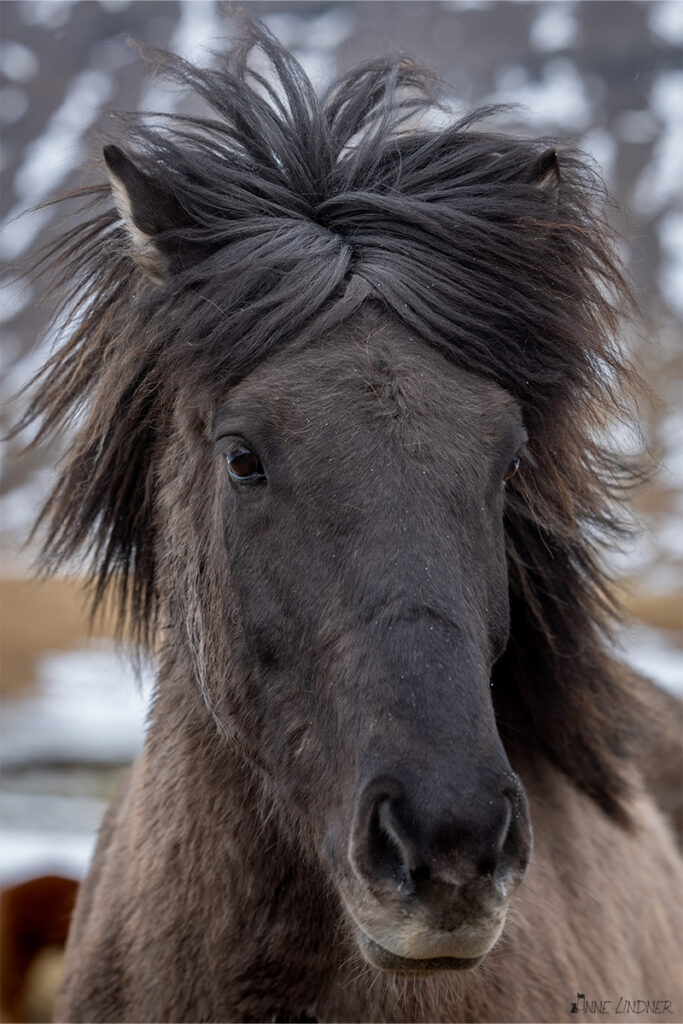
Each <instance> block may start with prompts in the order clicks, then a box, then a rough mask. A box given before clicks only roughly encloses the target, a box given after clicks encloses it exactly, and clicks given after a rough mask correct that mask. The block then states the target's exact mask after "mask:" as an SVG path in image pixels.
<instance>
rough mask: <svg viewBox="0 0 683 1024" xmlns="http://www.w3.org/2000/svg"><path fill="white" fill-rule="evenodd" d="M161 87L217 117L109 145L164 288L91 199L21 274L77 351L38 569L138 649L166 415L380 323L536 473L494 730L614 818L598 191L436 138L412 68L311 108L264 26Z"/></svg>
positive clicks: (573, 173)
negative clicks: (516, 425)
mask: <svg viewBox="0 0 683 1024" xmlns="http://www.w3.org/2000/svg"><path fill="white" fill-rule="evenodd" d="M255 55H256V56H258V58H259V59H258V60H254V56H255ZM264 58H265V59H266V61H267V63H268V64H269V66H270V70H269V72H268V74H267V75H266V73H265V72H259V71H258V70H256V69H255V68H263V67H264ZM161 60H162V63H163V70H164V71H165V72H166V73H167V74H168V75H170V76H171V77H172V78H174V79H175V80H177V81H179V82H181V83H182V84H183V85H184V86H187V87H189V88H190V89H191V90H193V91H194V92H195V93H196V94H197V95H198V96H199V97H201V98H202V100H203V101H204V102H205V103H206V104H207V105H208V107H209V108H210V109H211V112H212V113H211V115H210V116H207V117H206V118H198V117H189V116H180V115H156V114H155V115H147V116H145V115H140V116H139V117H136V118H131V117H128V118H127V119H126V120H125V121H124V122H123V125H124V129H125V138H124V140H123V141H124V145H125V146H126V147H127V148H128V149H129V151H130V152H131V153H132V154H133V157H134V160H135V162H136V164H137V166H138V167H139V168H140V169H141V170H142V171H144V172H145V173H146V174H147V175H148V176H149V178H150V179H153V180H156V181H159V182H162V183H163V187H164V188H165V190H166V192H167V193H168V194H169V195H170V196H171V197H172V200H173V202H174V204H175V208H176V209H177V210H178V211H179V217H178V222H177V223H176V224H175V225H174V226H172V227H170V228H168V229H167V230H165V231H164V232H163V235H161V236H160V237H159V240H158V241H159V245H162V246H163V249H164V251H165V252H166V253H168V254H171V255H172V257H173V260H174V272H173V273H171V274H170V275H169V276H168V277H167V278H166V280H165V282H164V283H162V284H161V285H156V284H154V283H153V282H151V281H150V280H149V279H148V278H147V277H146V276H145V274H144V273H143V271H142V270H141V269H140V268H139V267H138V265H137V264H136V263H135V262H134V260H133V259H132V258H131V251H130V242H129V239H128V235H127V233H126V231H125V230H124V226H123V224H122V222H121V219H120V217H119V214H118V213H117V211H116V210H115V208H114V206H113V204H112V200H111V190H110V187H109V185H108V184H103V185H101V186H96V187H94V188H90V189H87V190H82V191H81V192H80V193H77V195H80V196H82V198H83V199H84V201H85V202H86V204H90V205H92V206H94V209H95V212H93V211H92V209H91V210H90V212H89V214H88V216H87V218H86V219H84V220H82V222H81V223H79V224H78V225H77V226H76V227H74V228H72V229H71V230H69V231H68V232H67V233H65V234H64V235H63V237H62V238H61V239H60V240H59V241H58V242H57V243H56V244H54V245H52V246H51V247H49V248H48V249H47V250H46V251H45V252H44V253H42V254H41V256H40V259H39V262H38V264H37V270H38V273H39V274H43V273H45V272H49V273H51V274H52V275H53V284H52V290H53V291H54V293H56V294H58V295H60V296H61V297H62V301H63V307H62V310H61V316H62V322H63V323H65V324H66V327H64V328H63V331H64V334H65V336H66V337H65V340H64V343H63V345H62V347H61V348H60V349H59V350H58V351H56V352H55V354H54V355H53V356H52V357H51V358H50V360H49V361H48V362H47V363H46V365H45V367H44V368H43V370H42V371H41V373H40V374H39V375H38V376H37V378H36V380H35V381H34V382H33V388H34V390H33V397H32V401H31V404H30V407H29V409H28V411H27V413H26V415H25V417H24V420H23V421H22V424H21V426H22V427H23V426H25V425H27V424H28V423H30V422H32V421H38V422H39V424H40V430H39V434H38V437H37V442H36V443H39V442H43V441H44V440H46V439H48V438H49V437H50V436H51V435H53V434H55V433H56V432H59V431H61V430H63V429H64V428H65V427H66V426H68V425H69V424H73V422H74V421H75V420H77V424H76V429H75V431H74V437H73V441H72V442H71V448H70V450H69V454H68V457H67V458H66V459H65V461H64V463H63V465H62V467H61V470H60V472H59V476H58V480H57V483H56V486H55V488H54V491H53V493H52V494H51V496H50V498H49V499H48V501H47V503H46V505H45V508H44V509H43V511H42V514H41V518H40V522H41V523H42V524H43V526H44V527H45V528H46V540H45V543H44V547H43V565H44V567H45V568H46V569H47V570H48V571H53V570H55V569H57V568H58V567H59V566H60V565H61V564H62V563H63V562H64V561H65V560H66V559H70V558H71V557H72V556H74V555H75V554H76V553H84V554H85V558H86V563H87V567H88V572H89V577H90V580H91V582H92V583H93V584H94V598H93V601H94V606H97V605H98V604H99V603H100V602H101V601H102V600H103V598H104V596H105V594H106V593H107V592H108V591H109V590H110V588H113V590H114V592H115V593H116V594H117V595H118V603H119V610H120V614H121V617H122V618H125V617H126V616H128V617H129V618H130V620H131V622H132V623H133V625H134V629H135V631H136V634H137V637H138V639H139V640H140V641H142V642H149V641H150V640H151V639H152V638H153V636H154V633H155V630H156V627H157V623H158V620H159V601H160V587H159V578H158V564H159V544H160V536H161V524H160V523H159V519H158V510H157V502H156V486H157V484H156V479H157V478H156V471H157V466H158V463H159V459H160V458H161V455H162V453H163V452H164V449H165V446H166V444H167V438H168V436H169V431H170V430H171V429H172V427H171V419H172V414H173V410H174V408H175V406H176V403H177V402H178V400H179V399H181V398H182V396H183V395H184V394H187V393H201V394H206V396H207V402H210V401H213V400H215V399H216V398H217V397H218V396H219V395H220V394H223V393H224V392H225V389H226V388H228V387H229V386H231V385H232V384H234V383H236V382H237V381H238V380H239V379H241V378H243V377H244V376H245V375H246V374H248V373H249V372H250V371H251V370H252V369H253V368H254V367H255V366H257V365H258V364H259V363H260V362H261V361H262V360H264V359H265V358H266V357H267V356H268V355H269V354H270V353H271V352H273V351H274V350H276V349H281V348H282V347H283V346H286V345H287V344H290V343H293V342H294V341H296V343H297V344H305V343H308V342H313V341H314V340H315V338H316V337H320V335H321V334H322V333H323V332H328V331H330V330H331V329H333V328H334V327H336V326H338V325H340V324H342V323H343V322H345V321H346V320H348V318H349V317H351V316H352V315H353V313H354V312H355V311H356V310H358V309H359V307H360V306H361V304H363V303H364V302H367V301H372V302H375V303H379V304H381V306H382V307H383V309H384V310H385V311H386V314H387V315H388V316H389V317H390V318H392V319H395V320H398V321H401V322H402V323H403V324H405V325H406V326H407V327H408V328H409V329H410V330H411V331H412V332H413V333H414V334H415V335H416V336H418V337H420V338H422V339H423V340H424V342H425V344H428V345H432V346H434V347H435V348H437V349H439V350H440V351H441V352H442V353H444V354H445V355H446V356H447V357H448V358H449V359H452V360H453V361H454V362H455V363H457V364H459V365H460V366H462V367H464V368H465V369H467V370H469V371H472V372H474V373H477V374H480V375H482V376H485V377H488V378H491V379H493V380H495V381H496V382H497V383H498V384H500V385H501V386H502V387H503V388H505V389H506V391H508V392H509V393H510V394H511V395H513V396H514V397H515V398H516V399H517V401H518V402H519V403H520V405H521V407H522V410H523V413H524V419H525V423H526V428H527V431H528V434H529V438H530V440H529V450H530V458H529V460H528V461H527V462H526V463H525V465H524V466H523V468H522V469H521V471H520V472H519V474H518V475H517V476H516V477H515V478H514V480H513V481H511V485H510V490H509V501H508V504H507V512H506V534H507V543H508V552H509V565H510V593H511V604H512V632H511V640H510V644H509V647H508V650H507V652H506V654H505V655H504V656H503V658H502V659H501V660H500V661H499V662H498V664H497V666H496V669H495V674H494V694H495V700H496V707H497V710H498V714H499V719H500V725H501V729H502V731H503V733H504V734H505V735H506V736H507V740H508V742H510V743H511V744H515V743H519V744H524V743H528V744H531V745H532V746H533V747H534V748H538V747H539V746H540V747H542V748H543V749H544V750H545V751H546V753H547V754H548V756H550V757H551V758H552V759H553V760H554V761H555V762H556V763H557V764H559V765H560V767H561V768H563V769H564V770H565V771H566V772H567V773H568V774H569V775H571V776H572V777H573V778H574V779H575V780H576V781H577V783H578V784H579V785H580V786H582V787H583V788H584V789H585V790H586V791H588V792H589V793H591V795H593V796H594V797H595V798H596V799H598V800H599V801H600V802H601V804H602V805H603V806H604V807H605V808H606V809H607V810H608V811H609V812H611V813H613V814H615V815H617V816H622V817H623V814H624V811H623V806H624V805H623V800H624V798H625V796H626V794H627V791H628V789H627V783H626V774H625V772H624V768H623V763H624V761H623V759H624V757H625V755H626V754H627V751H628V739H629V735H630V733H631V732H632V728H633V727H634V719H633V714H634V711H633V707H632V701H631V698H630V697H629V694H628V693H627V692H626V689H625V686H626V684H625V683H624V681H623V679H622V678H621V675H620V673H619V672H618V671H617V670H616V668H615V667H614V665H613V664H612V662H611V661H610V660H609V658H608V657H607V655H606V654H605V649H604V640H603V633H604V630H605V628H606V627H607V625H608V623H609V619H610V616H611V615H612V614H613V612H614V609H613V608H612V607H611V605H610V602H609V599H608V597H607V592H608V581H607V579H606V577H605V573H604V569H603V567H602V565H601V561H600V558H599V553H598V552H599V544H600V543H602V542H604V540H605V539H606V538H607V539H608V538H609V537H610V536H614V535H615V534H618V532H619V530H620V522H619V517H618V515H617V514H616V513H615V509H616V507H617V505H616V504H615V502H616V503H618V502H619V501H620V500H621V498H622V497H623V491H624V487H625V485H626V484H628V482H629V475H628V471H627V467H626V465H625V464H622V463H621V462H620V461H619V460H618V459H617V458H616V457H615V455H614V453H613V452H611V451H608V450H607V449H606V448H604V447H603V446H602V444H601V441H600V438H601V437H604V436H605V428H606V426H607V425H608V424H609V423H610V422H611V421H612V420H613V419H614V417H622V416H623V413H624V405H623V402H622V394H623V386H624V384H625V383H628V381H629V380H630V379H631V373H630V371H629V369H628V367H627V366H626V365H625V364H624V361H623V359H622V356H621V354H620V352H619V346H618V332H619V329H620V320H621V315H622V313H623V311H624V310H628V309H629V308H630V298H629V294H628V289H627V287H626V285H625V283H624V279H623V276H622V273H621V270H620V268H619V263H618V260H617V258H616V256H615V251H614V248H613V245H612V241H611V236H610V231H609V229H608V225H607V223H606V221H605V219H604V216H603V214H602V212H601V211H602V206H603V200H604V196H603V191H602V187H601V183H600V181H599V179H598V177H597V176H596V175H595V173H594V171H593V170H592V169H591V167H590V166H589V165H587V162H586V158H585V157H584V156H583V155H581V154H578V153H576V152H574V151H572V149H571V148H567V147H562V148H560V149H558V154H559V167H560V181H559V184H558V185H557V186H556V187H555V186H554V187H551V188H541V187H539V185H538V182H537V180H536V177H537V175H536V170H535V169H537V168H538V166H539V160H540V159H541V158H542V155H543V154H544V152H546V151H547V149H548V146H549V145H550V143H549V142H548V141H547V140H545V141H544V140H540V141H539V140H533V141H529V140H527V139H518V138H511V137H508V136H506V135H504V134H501V133H497V132H493V131H490V130H486V128H485V126H484V120H485V119H486V118H487V117H489V116H490V115H491V114H492V113H493V111H492V109H490V108H487V109H485V110H481V111H478V112H475V113H474V114H471V115H470V116H468V117H466V118H463V119H461V120H459V121H457V122H455V123H451V124H449V125H448V126H447V127H440V128H430V127H429V121H428V115H429V114H430V111H433V110H434V109H435V104H437V103H438V94H439V85H438V82H437V81H436V80H435V78H434V76H433V75H432V74H431V73H430V72H429V71H427V70H426V69H424V68H422V67H420V66H419V65H418V64H416V63H415V62H414V61H412V60H411V59H409V58H407V57H403V56H399V57H390V58H385V59H381V60H375V61H371V62H369V63H366V64H363V65H361V66H360V67H358V68H356V69H355V70H353V71H351V72H349V73H347V74H345V75H344V76H342V77H341V78H340V79H339V81H338V82H337V83H336V84H335V85H333V86H332V87H331V88H330V89H329V90H328V91H327V92H326V93H325V95H324V96H322V98H319V97H317V96H316V95H315V93H314V91H313V88H312V86H311V84H310V83H309V81H308V80H307V78H306V76H305V75H304V72H303V71H302V69H301V67H300V66H299V64H298V63H297V62H296V61H295V60H294V58H292V57H291V56H290V55H289V54H288V53H287V52H286V51H284V50H283V49H282V47H280V45H279V44H278V43H277V42H276V41H275V40H274V39H273V38H272V37H271V36H270V35H269V34H268V33H267V32H266V31H265V30H264V29H262V28H260V27H256V26H248V27H247V29H246V38H245V39H244V40H243V41H241V42H240V43H238V44H237V45H236V46H235V47H234V48H233V49H232V50H231V52H230V53H228V55H227V56H226V57H224V58H222V59H221V64H220V66H219V67H217V68H216V69H214V70H201V69H200V68H197V67H194V66H192V65H191V64H188V63H186V62H184V61H183V60H181V59H180V58H179V57H176V56H173V55H170V54H164V55H163V57H162V58H161ZM250 61H251V63H250ZM441 123H443V118H442V122H441ZM72 198H73V196H72ZM98 205H100V206H101V207H102V209H101V211H100V212H97V206H98ZM65 314H66V315H65Z"/></svg>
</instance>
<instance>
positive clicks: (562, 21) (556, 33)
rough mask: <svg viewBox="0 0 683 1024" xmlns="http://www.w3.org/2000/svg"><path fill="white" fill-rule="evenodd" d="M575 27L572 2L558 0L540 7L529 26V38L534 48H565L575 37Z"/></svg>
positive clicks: (576, 26) (548, 49)
mask: <svg viewBox="0 0 683 1024" xmlns="http://www.w3.org/2000/svg"><path fill="white" fill-rule="evenodd" d="M577 29H578V25H577V21H576V15H575V14H574V4H569V3H562V2H561V0H558V2H556V3H553V4H548V5H546V6H545V7H541V9H540V10H539V13H538V14H537V15H536V18H535V20H534V23H533V25H532V26H531V31H530V33H529V39H530V42H531V45H532V46H533V48H534V49H535V50H542V51H544V52H549V51H552V50H566V49H567V47H569V46H571V45H572V43H573V42H574V40H575V39H576V33H577Z"/></svg>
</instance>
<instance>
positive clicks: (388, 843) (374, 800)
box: [342, 771, 531, 973]
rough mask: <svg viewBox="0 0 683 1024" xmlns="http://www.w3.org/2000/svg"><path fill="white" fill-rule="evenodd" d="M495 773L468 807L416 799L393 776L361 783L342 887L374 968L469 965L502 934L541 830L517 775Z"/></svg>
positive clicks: (423, 969)
mask: <svg viewBox="0 0 683 1024" xmlns="http://www.w3.org/2000/svg"><path fill="white" fill-rule="evenodd" d="M488 778H489V779H491V776H488ZM494 778H495V781H494V782H490V783H489V785H488V786H487V787H485V786H483V785H482V786H481V787H480V788H479V789H478V790H476V791H475V792H474V794H472V793H470V795H469V796H468V798H467V800H466V801H465V800H464V799H463V800H462V801H461V802H460V806H458V801H457V800H456V799H454V798H453V797H451V798H450V799H444V800H442V801H439V799H438V794H439V791H437V792H436V795H435V792H434V789H432V791H431V793H430V794H429V795H428V796H429V798H428V799H427V798H424V799H422V800H420V801H418V800H417V798H416V794H414V795H413V796H412V799H411V798H410V797H409V796H408V792H407V789H408V787H407V786H406V785H404V784H403V783H402V782H400V781H398V779H396V778H392V777H388V776H381V777H375V778H374V779H371V780H370V781H369V782H368V783H366V784H365V785H363V786H362V787H361V789H360V793H359V796H358V799H357V800H356V804H355V814H354V820H353V826H352V830H351V838H350V842H349V848H348V857H347V865H348V866H350V868H351V873H350V874H348V872H346V874H347V879H346V881H347V884H344V885H343V886H342V891H343V895H344V901H345V903H346V906H347V909H348V911H349V913H350V915H351V917H352V918H353V920H354V923H355V925H356V926H357V928H358V933H359V935H358V938H359V943H360V946H361V949H362V952H363V955H364V956H365V958H366V959H367V960H368V961H370V963H372V964H373V965H374V966H376V967H379V968H381V969H383V970H392V971H419V972H423V973H424V972H431V971H440V970H464V969H468V968H471V967H474V966H476V964H478V963H479V962H480V961H481V959H482V958H483V957H484V956H485V955H486V953H488V951H489V950H490V949H491V947H492V946H493V944H494V943H495V942H496V940H497V939H498V937H499V936H500V933H501V931H502V929H503V926H504V923H505V916H506V911H507V906H508V902H509V899H510V896H511V894H512V892H513V891H514V889H515V888H516V887H517V885H519V883H520V881H521V880H522V877H523V875H524V872H525V870H526V866H527V864H528V861H529V857H530V854H531V828H530V824H529V817H528V811H527V806H526V798H525V796H524V791H523V789H522V786H521V784H520V782H519V780H518V779H517V777H516V776H515V775H513V774H512V772H510V771H505V772H500V773H497V774H496V776H495V777H494ZM423 795H424V791H423ZM439 803H441V806H439Z"/></svg>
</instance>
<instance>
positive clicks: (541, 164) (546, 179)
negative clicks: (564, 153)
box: [529, 149, 560, 194]
mask: <svg viewBox="0 0 683 1024" xmlns="http://www.w3.org/2000/svg"><path fill="white" fill-rule="evenodd" d="M529 181H530V182H532V184H534V185H536V188H540V189H542V190H543V191H544V192H548V193H549V194H553V193H555V194H556V193H557V191H558V189H559V187H560V161H559V160H558V159H557V153H556V152H555V150H554V149H547V150H546V151H545V153H541V155H540V156H539V157H538V158H537V159H536V160H535V161H534V162H533V164H532V165H531V170H530V173H529Z"/></svg>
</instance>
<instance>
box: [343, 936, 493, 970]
mask: <svg viewBox="0 0 683 1024" xmlns="http://www.w3.org/2000/svg"><path fill="white" fill-rule="evenodd" d="M359 938H360V946H361V949H362V951H363V956H364V957H365V959H366V960H367V961H368V962H369V963H371V964H372V966H373V967H378V968H379V969H380V970H382V971H394V972H397V973H401V974H408V973H409V974H432V973H434V972H436V971H468V970H470V969H471V968H472V967H476V966H477V965H478V964H480V963H481V962H482V960H483V959H484V957H485V955H486V954H485V953H482V954H481V955H480V956H473V957H454V956H438V957H429V958H425V959H422V958H417V957H405V956H399V955H398V954H397V953H392V952H390V951H389V950H388V949H385V948H384V947H383V946H380V945H379V944H378V943H377V942H375V941H374V939H371V938H370V936H369V935H366V934H365V932H362V931H359Z"/></svg>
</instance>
